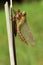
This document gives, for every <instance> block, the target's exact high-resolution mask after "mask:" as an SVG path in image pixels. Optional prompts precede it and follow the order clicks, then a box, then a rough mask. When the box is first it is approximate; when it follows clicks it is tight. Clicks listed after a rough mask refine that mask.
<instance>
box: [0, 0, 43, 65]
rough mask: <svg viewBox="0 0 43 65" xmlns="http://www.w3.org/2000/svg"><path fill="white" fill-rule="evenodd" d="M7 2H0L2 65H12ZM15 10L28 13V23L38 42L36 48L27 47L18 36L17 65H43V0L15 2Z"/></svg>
mask: <svg viewBox="0 0 43 65" xmlns="http://www.w3.org/2000/svg"><path fill="white" fill-rule="evenodd" d="M5 2H6V0H0V65H10V58H9V48H8V37H7V29H6V18H5V10H4V4H5ZM8 3H10V1H9V0H8ZM13 9H14V10H16V9H20V10H21V11H24V10H25V11H26V13H27V23H28V26H29V28H30V29H31V32H32V34H33V37H34V38H35V42H36V44H35V46H31V44H29V45H28V46H27V45H26V44H25V43H24V42H22V41H21V40H20V38H19V37H18V35H17V36H16V38H15V45H16V58H17V65H43V0H13Z"/></svg>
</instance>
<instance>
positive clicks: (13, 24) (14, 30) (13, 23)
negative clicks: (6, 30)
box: [12, 16, 17, 36]
mask: <svg viewBox="0 0 43 65" xmlns="http://www.w3.org/2000/svg"><path fill="white" fill-rule="evenodd" d="M12 27H13V34H14V35H15V36H16V35H17V23H16V18H15V16H13V18H12Z"/></svg>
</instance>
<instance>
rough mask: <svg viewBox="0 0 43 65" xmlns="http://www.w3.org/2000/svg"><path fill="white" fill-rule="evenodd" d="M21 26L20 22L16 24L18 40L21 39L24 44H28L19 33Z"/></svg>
mask: <svg viewBox="0 0 43 65" xmlns="http://www.w3.org/2000/svg"><path fill="white" fill-rule="evenodd" d="M21 26H22V21H20V22H19V23H18V25H17V33H18V35H19V37H20V39H21V40H22V41H24V42H25V43H26V44H28V43H27V41H26V40H25V38H24V36H23V35H22V33H21V31H20V28H21Z"/></svg>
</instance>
